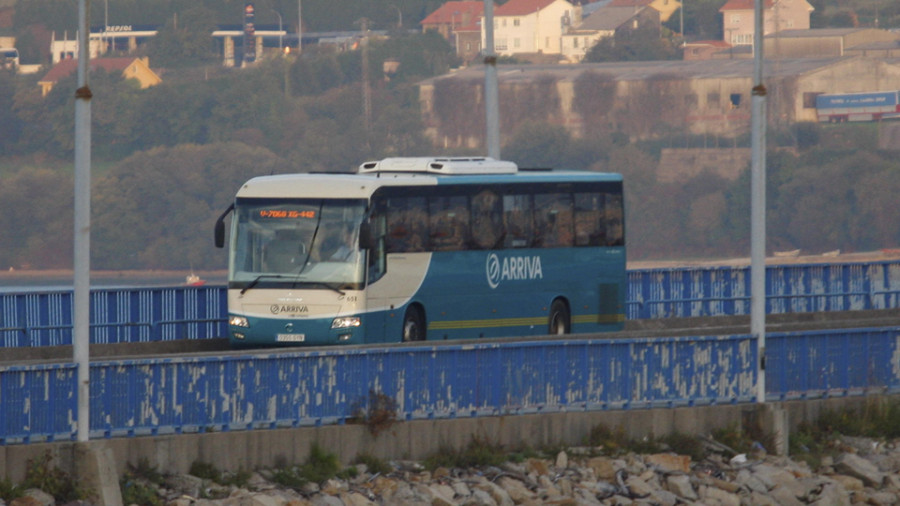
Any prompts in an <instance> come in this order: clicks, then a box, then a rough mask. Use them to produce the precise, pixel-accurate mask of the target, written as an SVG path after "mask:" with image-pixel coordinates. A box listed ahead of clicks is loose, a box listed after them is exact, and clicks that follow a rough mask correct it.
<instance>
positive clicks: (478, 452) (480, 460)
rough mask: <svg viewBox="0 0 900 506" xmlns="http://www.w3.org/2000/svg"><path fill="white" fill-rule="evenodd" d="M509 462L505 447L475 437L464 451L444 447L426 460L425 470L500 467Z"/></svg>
mask: <svg viewBox="0 0 900 506" xmlns="http://www.w3.org/2000/svg"><path fill="white" fill-rule="evenodd" d="M507 460H508V455H507V453H506V452H505V451H504V450H503V446H502V445H499V444H494V443H491V442H490V441H488V440H486V439H482V438H479V437H473V438H472V439H471V440H470V441H469V444H468V445H466V447H465V448H463V449H462V450H455V449H453V448H450V447H448V446H444V445H442V446H441V447H440V449H438V451H437V453H435V454H433V455H431V456H429V457H428V458H426V459H425V462H424V465H425V469H428V470H429V471H434V470H435V469H437V468H439V467H448V468H451V467H458V468H470V467H482V466H499V465H500V464H503V463H504V462H506V461H507Z"/></svg>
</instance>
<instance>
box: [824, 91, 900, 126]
mask: <svg viewBox="0 0 900 506" xmlns="http://www.w3.org/2000/svg"><path fill="white" fill-rule="evenodd" d="M898 95H900V91H879V92H873V93H841V94H830V95H829V94H823V95H819V96H818V97H816V112H817V113H818V116H819V121H820V122H825V123H842V122H845V121H878V120H882V119H892V118H900V97H898Z"/></svg>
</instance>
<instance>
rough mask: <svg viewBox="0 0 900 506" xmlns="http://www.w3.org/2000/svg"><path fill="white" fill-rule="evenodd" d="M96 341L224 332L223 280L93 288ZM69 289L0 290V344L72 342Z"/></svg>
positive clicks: (194, 336) (92, 330)
mask: <svg viewBox="0 0 900 506" xmlns="http://www.w3.org/2000/svg"><path fill="white" fill-rule="evenodd" d="M90 298H91V301H90V306H91V314H90V317H89V321H90V339H91V343H94V344H110V343H136V342H151V341H171V340H176V339H206V338H212V337H222V336H225V335H226V332H227V330H228V326H227V324H226V319H227V317H228V300H227V293H226V290H225V288H224V287H222V286H211V285H210V286H199V287H185V286H177V287H148V288H117V289H111V288H110V289H93V290H91V295H90ZM72 302H73V293H72V291H71V290H58V291H51V292H31V291H28V292H17V293H0V348H3V347H7V348H10V347H36V346H60V345H70V344H72V325H73V324H72V320H73V314H72Z"/></svg>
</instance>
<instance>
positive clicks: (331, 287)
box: [304, 281, 347, 295]
mask: <svg viewBox="0 0 900 506" xmlns="http://www.w3.org/2000/svg"><path fill="white" fill-rule="evenodd" d="M304 283H309V284H311V285H317V286H324V287H325V288H328V289H329V290H334V291H335V292H337V293H338V294H340V295H347V294H346V293H344V291H343V290H341V289H340V288H338V285H336V284H333V283H326V282H324V281H304Z"/></svg>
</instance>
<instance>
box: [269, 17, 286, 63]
mask: <svg viewBox="0 0 900 506" xmlns="http://www.w3.org/2000/svg"><path fill="white" fill-rule="evenodd" d="M272 12H274V13H275V15H276V16H278V52H279V53H281V52H283V51H282V49H284V38H283V35H282V34H281V32H282V31H283V29H282V26H283V25H282V23H281V13H280V12H278V11H272Z"/></svg>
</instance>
